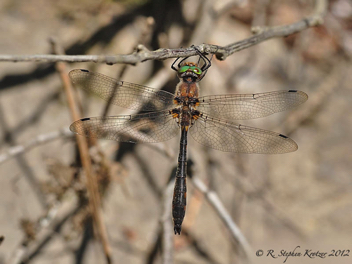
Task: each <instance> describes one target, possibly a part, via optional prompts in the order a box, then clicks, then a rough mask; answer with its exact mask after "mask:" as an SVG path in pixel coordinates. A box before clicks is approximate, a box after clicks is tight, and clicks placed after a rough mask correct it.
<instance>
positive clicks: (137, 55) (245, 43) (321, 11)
mask: <svg viewBox="0 0 352 264" xmlns="http://www.w3.org/2000/svg"><path fill="white" fill-rule="evenodd" d="M326 11H327V1H326V0H316V4H315V11H314V12H313V14H312V15H311V16H309V17H307V18H305V19H302V20H300V21H298V22H296V23H292V24H289V25H284V26H276V27H256V28H253V29H252V32H254V33H257V34H256V35H254V36H252V37H249V38H246V39H244V40H241V41H238V42H235V43H232V44H229V45H227V46H217V45H211V44H201V45H198V46H196V47H197V48H198V49H199V50H200V51H201V52H204V53H207V54H215V55H216V57H217V58H218V59H219V60H225V59H226V58H227V57H228V56H230V55H232V54H233V53H235V52H238V51H240V50H243V49H246V48H249V47H251V46H254V45H256V44H259V43H260V42H263V41H264V40H267V39H270V38H276V37H286V36H289V35H292V34H294V33H297V32H300V31H302V30H305V29H307V28H309V27H314V26H318V25H321V24H322V23H323V17H324V15H325V13H326ZM195 55H197V52H196V50H195V49H194V48H192V47H189V48H178V49H158V50H155V51H150V50H148V49H147V48H146V47H145V46H144V45H138V46H137V48H136V50H135V51H134V52H133V53H131V54H125V55H0V61H11V62H25V61H39V62H98V63H106V64H109V65H112V64H117V63H125V64H132V65H135V64H137V63H139V62H143V61H148V60H165V59H169V58H181V57H189V56H195Z"/></svg>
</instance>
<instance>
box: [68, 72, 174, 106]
mask: <svg viewBox="0 0 352 264" xmlns="http://www.w3.org/2000/svg"><path fill="white" fill-rule="evenodd" d="M69 76H70V79H71V81H72V83H73V84H74V85H76V86H79V87H81V88H82V89H84V90H86V91H88V92H91V93H93V94H95V95H97V96H99V97H100V98H102V99H104V100H105V101H110V100H111V103H113V104H115V105H118V106H121V107H125V108H129V109H134V110H142V111H158V110H163V109H168V108H170V105H172V103H173V99H174V95H173V94H171V93H169V92H166V91H158V90H155V89H152V88H149V87H147V86H143V85H138V84H134V83H128V82H123V81H118V80H116V79H113V78H110V77H108V76H106V75H103V74H100V73H94V72H90V71H88V70H80V69H76V70H72V71H70V73H69Z"/></svg>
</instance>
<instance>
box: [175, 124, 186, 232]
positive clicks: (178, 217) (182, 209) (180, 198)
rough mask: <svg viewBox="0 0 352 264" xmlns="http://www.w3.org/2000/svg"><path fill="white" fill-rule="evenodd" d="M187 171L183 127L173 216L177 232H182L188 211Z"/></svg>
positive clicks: (184, 131)
mask: <svg viewBox="0 0 352 264" xmlns="http://www.w3.org/2000/svg"><path fill="white" fill-rule="evenodd" d="M186 172H187V129H186V127H184V126H182V127H181V140H180V153H179V156H178V165H177V171H176V180H175V189H174V197H173V200H172V217H173V220H174V231H175V234H181V226H182V222H183V218H184V217H185V213H186V197H187V195H186V194H187V186H186V176H187V175H186Z"/></svg>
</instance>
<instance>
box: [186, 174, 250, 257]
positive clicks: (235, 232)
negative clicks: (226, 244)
mask: <svg viewBox="0 0 352 264" xmlns="http://www.w3.org/2000/svg"><path fill="white" fill-rule="evenodd" d="M191 180H192V183H193V184H194V186H195V187H196V188H197V189H198V190H199V191H200V192H202V193H203V194H204V196H205V197H206V199H207V200H208V202H209V203H210V205H211V206H212V207H213V208H214V209H215V210H216V212H217V214H218V215H219V216H220V218H221V220H222V221H223V222H224V223H225V225H226V226H227V228H228V229H229V230H230V233H231V235H232V237H233V238H234V239H235V240H236V241H237V243H238V244H239V245H240V246H241V247H242V249H243V252H244V253H245V255H246V257H247V259H248V260H249V261H250V262H252V254H253V253H252V252H253V250H252V249H251V247H250V245H249V244H248V241H247V239H246V238H245V237H244V235H243V234H242V232H241V230H240V229H239V228H238V226H237V225H236V224H235V222H234V221H233V220H232V218H231V216H230V214H229V213H228V212H227V210H226V209H225V207H224V205H223V204H222V202H221V201H220V199H219V197H218V195H217V194H216V193H215V192H213V191H211V190H209V188H208V187H207V186H206V185H205V184H204V183H203V182H202V181H201V180H200V179H199V178H198V177H196V176H192V178H191Z"/></svg>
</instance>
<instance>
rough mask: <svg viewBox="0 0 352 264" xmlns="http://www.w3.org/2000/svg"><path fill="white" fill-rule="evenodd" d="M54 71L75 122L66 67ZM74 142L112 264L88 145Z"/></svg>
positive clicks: (61, 65)
mask: <svg viewBox="0 0 352 264" xmlns="http://www.w3.org/2000/svg"><path fill="white" fill-rule="evenodd" d="M52 44H53V46H54V49H55V51H56V53H61V52H60V50H59V48H58V46H57V45H56V43H55V41H54V40H52ZM56 69H57V71H58V73H59V74H60V77H61V80H62V82H63V86H64V90H65V94H66V96H67V101H68V105H69V109H70V114H71V116H72V119H73V120H77V119H79V118H80V115H79V113H78V111H77V107H76V103H75V100H74V95H73V89H72V85H71V82H70V80H69V78H68V75H67V70H66V66H65V64H64V63H62V62H59V63H57V64H56ZM76 140H77V145H78V150H79V153H80V157H81V162H82V165H83V168H84V171H85V174H86V177H87V191H88V195H89V206H90V210H91V213H92V217H93V220H94V224H95V225H94V226H95V228H96V231H97V233H98V234H99V236H100V239H101V243H102V245H103V249H104V253H105V257H106V260H107V263H111V262H112V260H111V249H110V245H109V242H108V238H107V232H106V228H105V225H104V223H103V220H102V214H101V208H100V205H101V202H100V194H99V190H98V183H97V181H96V177H95V176H94V173H93V170H92V164H91V160H90V156H89V150H88V143H87V141H86V139H85V138H83V137H82V136H79V135H76Z"/></svg>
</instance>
